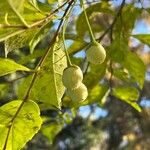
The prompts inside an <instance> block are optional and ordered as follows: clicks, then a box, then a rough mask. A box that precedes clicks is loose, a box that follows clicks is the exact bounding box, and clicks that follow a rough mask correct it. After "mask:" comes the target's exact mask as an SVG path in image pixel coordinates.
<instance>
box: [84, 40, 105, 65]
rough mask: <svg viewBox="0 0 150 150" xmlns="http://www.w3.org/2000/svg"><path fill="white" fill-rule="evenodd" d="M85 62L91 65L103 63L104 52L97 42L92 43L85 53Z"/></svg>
mask: <svg viewBox="0 0 150 150" xmlns="http://www.w3.org/2000/svg"><path fill="white" fill-rule="evenodd" d="M86 56H87V60H88V61H89V62H91V63H92V64H101V63H103V62H104V61H105V58H106V51H105V49H104V48H103V46H102V45H101V44H100V43H98V42H93V43H92V45H91V46H90V47H89V48H88V49H87V51H86Z"/></svg>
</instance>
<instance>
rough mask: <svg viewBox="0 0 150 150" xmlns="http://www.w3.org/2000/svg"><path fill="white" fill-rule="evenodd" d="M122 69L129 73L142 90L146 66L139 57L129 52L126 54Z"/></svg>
mask: <svg viewBox="0 0 150 150" xmlns="http://www.w3.org/2000/svg"><path fill="white" fill-rule="evenodd" d="M123 65H124V67H125V68H126V69H127V70H128V71H129V74H130V75H131V77H132V78H133V79H134V80H135V82H137V83H138V85H139V87H140V88H141V89H142V87H143V84H144V79H145V73H146V66H145V64H144V63H143V61H142V60H141V59H140V58H139V56H138V55H137V54H135V53H133V52H131V51H127V52H126V58H125V60H124V62H123Z"/></svg>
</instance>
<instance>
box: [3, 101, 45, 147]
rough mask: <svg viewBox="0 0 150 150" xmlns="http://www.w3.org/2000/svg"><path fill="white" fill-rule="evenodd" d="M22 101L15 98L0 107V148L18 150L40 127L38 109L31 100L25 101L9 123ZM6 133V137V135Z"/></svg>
mask: <svg viewBox="0 0 150 150" xmlns="http://www.w3.org/2000/svg"><path fill="white" fill-rule="evenodd" d="M21 103H22V101H21V100H15V101H12V102H10V103H7V104H5V105H3V106H2V107H0V139H1V140H0V149H1V150H2V149H3V148H4V145H5V146H6V147H5V149H6V150H20V149H21V148H22V147H23V146H24V145H25V144H26V143H27V142H28V141H29V140H30V139H32V137H33V136H34V135H35V134H36V133H37V132H38V130H39V129H40V127H41V124H42V119H41V118H40V110H39V108H38V106H37V104H36V103H35V102H33V101H27V102H25V103H24V105H23V106H22V108H21V110H20V112H19V113H18V115H17V116H16V118H15V119H14V121H13V122H12V124H11V120H12V118H13V117H14V115H15V113H16V111H17V110H18V108H19V107H20V104H21ZM9 128H10V132H8V130H9ZM7 135H8V139H7V140H6V137H7Z"/></svg>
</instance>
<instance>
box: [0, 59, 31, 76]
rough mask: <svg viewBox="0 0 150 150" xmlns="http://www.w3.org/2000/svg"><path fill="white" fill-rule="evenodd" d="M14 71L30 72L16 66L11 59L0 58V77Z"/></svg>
mask: <svg viewBox="0 0 150 150" xmlns="http://www.w3.org/2000/svg"><path fill="white" fill-rule="evenodd" d="M15 71H30V69H28V68H27V67H24V66H22V65H20V64H17V63H16V62H15V61H13V60H11V59H5V58H0V76H4V75H6V74H9V73H13V72H15Z"/></svg>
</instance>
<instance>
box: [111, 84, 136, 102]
mask: <svg viewBox="0 0 150 150" xmlns="http://www.w3.org/2000/svg"><path fill="white" fill-rule="evenodd" d="M113 95H115V96H116V97H118V98H120V99H122V100H124V101H136V100H137V99H138V97H139V92H138V90H137V89H136V88H134V87H130V86H129V87H116V88H114V89H113Z"/></svg>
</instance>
